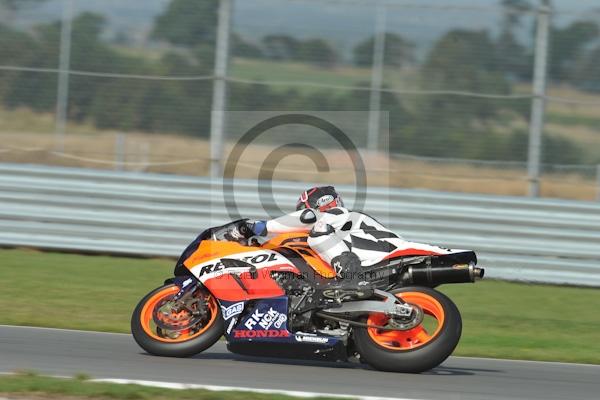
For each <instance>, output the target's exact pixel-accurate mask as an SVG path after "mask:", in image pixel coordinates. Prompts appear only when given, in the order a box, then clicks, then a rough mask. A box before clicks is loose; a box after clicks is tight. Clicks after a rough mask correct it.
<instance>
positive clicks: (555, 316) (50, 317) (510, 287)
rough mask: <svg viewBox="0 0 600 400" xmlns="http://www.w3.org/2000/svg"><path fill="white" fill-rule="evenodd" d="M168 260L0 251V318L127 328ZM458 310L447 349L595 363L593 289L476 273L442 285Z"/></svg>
mask: <svg viewBox="0 0 600 400" xmlns="http://www.w3.org/2000/svg"><path fill="white" fill-rule="evenodd" d="M172 266H173V261H171V260H156V259H151V260H144V259H133V258H118V257H106V256H83V255H75V254H60V253H43V252H36V251H30V250H0V309H2V313H0V323H1V324H13V325H34V326H45V327H58V328H72V329H84V330H99V331H114V332H129V318H130V315H131V311H132V310H133V308H134V307H135V305H136V303H137V302H138V300H139V299H140V298H141V297H142V296H144V295H145V294H146V293H147V292H148V291H150V290H151V289H153V288H154V287H157V286H159V285H160V284H161V283H162V282H163V280H164V279H165V278H167V277H169V276H170V275H171V273H172ZM440 289H441V291H443V292H444V293H446V294H448V295H449V296H450V297H451V298H452V299H453V300H454V301H455V302H456V304H457V305H458V307H459V309H460V310H461V312H462V315H463V323H464V329H463V336H462V339H461V342H460V344H459V347H458V349H457V351H456V352H455V355H467V356H480V357H499V358H518V359H531V360H547V361H568V362H582V363H594V364H600V340H599V337H598V332H599V331H600V312H599V310H600V290H598V289H585V288H574V287H560V286H548V285H527V284H520V283H509V282H501V281H490V280H487V281H486V280H484V281H482V282H478V283H476V284H473V285H471V284H463V285H446V286H442V287H441V288H440Z"/></svg>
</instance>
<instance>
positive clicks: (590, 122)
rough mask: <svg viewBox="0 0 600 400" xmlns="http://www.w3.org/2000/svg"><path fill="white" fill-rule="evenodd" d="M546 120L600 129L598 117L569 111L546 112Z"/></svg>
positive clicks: (558, 123) (559, 123)
mask: <svg viewBox="0 0 600 400" xmlns="http://www.w3.org/2000/svg"><path fill="white" fill-rule="evenodd" d="M547 122H548V123H551V124H557V125H562V126H585V127H588V128H592V129H600V118H596V117H589V116H585V115H577V114H571V113H556V112H555V113H548V114H547Z"/></svg>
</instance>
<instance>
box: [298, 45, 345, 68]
mask: <svg viewBox="0 0 600 400" xmlns="http://www.w3.org/2000/svg"><path fill="white" fill-rule="evenodd" d="M297 58H298V59H299V60H301V61H306V62H309V63H311V64H317V65H320V66H324V67H331V66H333V65H334V64H335V63H336V61H337V58H338V57H337V54H336V52H335V50H333V48H332V47H331V46H330V45H329V43H327V42H326V41H325V40H323V39H308V40H305V41H302V42H300V43H299V49H298V54H297Z"/></svg>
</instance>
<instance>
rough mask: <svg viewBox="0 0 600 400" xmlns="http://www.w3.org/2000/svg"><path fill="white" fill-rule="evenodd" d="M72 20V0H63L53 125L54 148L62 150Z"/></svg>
mask: <svg viewBox="0 0 600 400" xmlns="http://www.w3.org/2000/svg"><path fill="white" fill-rule="evenodd" d="M72 22H73V0H63V14H62V20H61V23H60V53H59V62H58V69H59V71H60V72H59V73H58V87H57V91H56V120H55V126H54V148H55V150H56V151H59V152H62V151H64V148H65V131H66V126H67V109H68V106H69V104H68V103H69V66H70V63H71V27H72Z"/></svg>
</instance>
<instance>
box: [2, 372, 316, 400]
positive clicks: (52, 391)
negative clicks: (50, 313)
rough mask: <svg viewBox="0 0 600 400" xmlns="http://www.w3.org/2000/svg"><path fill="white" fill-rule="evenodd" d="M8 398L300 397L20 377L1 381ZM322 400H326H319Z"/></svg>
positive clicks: (258, 399)
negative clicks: (32, 395)
mask: <svg viewBox="0 0 600 400" xmlns="http://www.w3.org/2000/svg"><path fill="white" fill-rule="evenodd" d="M6 394H13V395H14V394H17V395H23V394H30V395H31V394H35V395H36V398H38V396H37V395H40V394H42V395H43V396H42V398H43V397H48V398H65V396H70V397H76V398H82V397H83V398H103V399H124V400H135V399H156V400H188V399H189V400H218V399H227V400H291V399H297V397H290V396H284V395H280V394H262V393H252V392H239V391H224V392H212V391H209V390H202V389H186V390H175V389H164V388H153V387H147V386H140V385H121V384H114V383H99V382H87V381H85V379H82V377H81V378H77V377H76V378H75V379H61V378H50V377H44V376H38V375H36V374H35V373H31V372H29V373H21V374H18V375H12V376H3V377H0V397H2V395H6ZM319 399H326V398H325V397H320V398H319Z"/></svg>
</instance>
